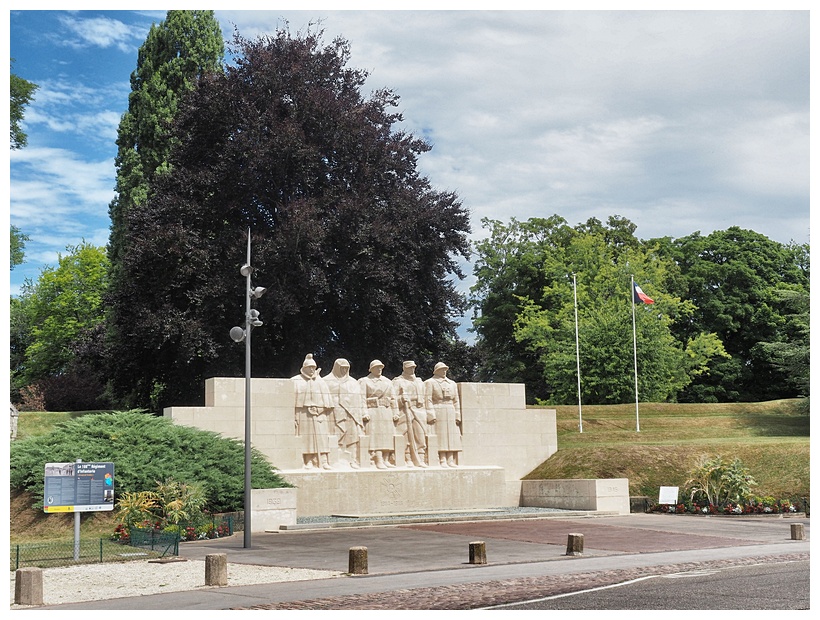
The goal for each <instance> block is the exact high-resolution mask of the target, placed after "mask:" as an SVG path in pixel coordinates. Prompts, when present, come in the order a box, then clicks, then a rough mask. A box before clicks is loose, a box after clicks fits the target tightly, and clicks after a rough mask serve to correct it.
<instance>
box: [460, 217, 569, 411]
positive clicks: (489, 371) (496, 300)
mask: <svg viewBox="0 0 820 620" xmlns="http://www.w3.org/2000/svg"><path fill="white" fill-rule="evenodd" d="M482 225H483V227H484V228H486V229H488V230H489V236H488V237H487V238H486V239H484V240H482V241H479V242H477V243H476V246H475V250H476V252H475V260H474V267H473V270H474V275H475V277H476V282H475V284H474V285H473V286H472V288H471V289H470V303H471V305H472V306H473V308H474V314H473V330H474V331H475V333H476V348H477V349H478V350H479V351H480V352H481V356H482V360H483V364H482V367H481V369H480V370H479V372H478V378H479V380H482V381H493V382H508V383H509V382H513V383H525V384H526V385H527V397H528V398H529V399H530V400H533V399H536V398H538V399H542V400H543V399H547V398H549V396H550V394H551V390H550V389H549V388H548V387H547V385H546V384H545V383H544V381H543V372H542V370H541V368H540V367H539V366H540V364H539V361H538V354H537V352H535V351H533V350H531V348H530V347H528V346H527V343H525V342H524V341H519V340H516V338H515V333H514V332H515V322H516V319H517V318H518V316H519V314H520V313H521V312H522V310H523V309H524V306H525V304H526V302H525V300H527V299H531V300H534V299H540V298H541V296H542V293H543V292H544V289H545V286H546V285H547V283H548V281H549V279H550V278H551V279H560V278H564V279H566V277H567V275H568V274H569V273H570V272H571V270H567V269H566V267H564V266H561V265H560V264H558V265H553V264H551V260H552V257H553V256H554V255H556V254H557V253H559V252H562V251H563V250H562V249H563V248H564V247H566V246H567V245H568V244H569V242H570V240H571V239H572V238H573V237H574V236H575V235H577V234H579V233H578V232H577V231H575V230H573V229H572V228H571V227H570V226H569V225H568V224H567V222H566V220H565V219H564V218H562V217H560V216H558V215H553V216H552V217H550V218H546V219H545V218H532V219H529V220H527V221H525V222H521V221H518V220H517V219H515V218H512V219H511V220H510V222H509V223H508V224H504V223H502V222H501V221H499V220H490V219H487V218H485V219H483V220H482Z"/></svg>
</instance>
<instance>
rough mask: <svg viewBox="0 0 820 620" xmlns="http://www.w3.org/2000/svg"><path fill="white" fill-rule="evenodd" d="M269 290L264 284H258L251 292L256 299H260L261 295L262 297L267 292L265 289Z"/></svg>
mask: <svg viewBox="0 0 820 620" xmlns="http://www.w3.org/2000/svg"><path fill="white" fill-rule="evenodd" d="M267 290H268V289H266V288H265V287H264V286H257V287H256V288H254V289H253V290H252V291H251V292H250V294H251V297H253V298H254V299H259V298H260V297H262V295H264V294H265V291H267Z"/></svg>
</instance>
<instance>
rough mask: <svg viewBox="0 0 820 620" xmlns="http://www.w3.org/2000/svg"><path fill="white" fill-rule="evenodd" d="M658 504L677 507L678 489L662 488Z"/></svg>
mask: <svg viewBox="0 0 820 620" xmlns="http://www.w3.org/2000/svg"><path fill="white" fill-rule="evenodd" d="M658 503H659V504H674V505H677V503H678V487H661V492H660V495H658Z"/></svg>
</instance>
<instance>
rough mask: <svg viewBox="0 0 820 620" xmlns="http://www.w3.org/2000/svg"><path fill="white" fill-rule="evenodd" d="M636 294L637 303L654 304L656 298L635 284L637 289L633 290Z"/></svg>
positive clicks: (634, 296)
mask: <svg viewBox="0 0 820 620" xmlns="http://www.w3.org/2000/svg"><path fill="white" fill-rule="evenodd" d="M633 293H634V295H633V298H634V299H635V303H636V304H640V303H644V304H654V303H655V300H654V299H652V298H651V297H650V296H649V295H647V294H646V293H644V292H643V289H641V287H640V286H638V285H637V284H635V290H634V291H633Z"/></svg>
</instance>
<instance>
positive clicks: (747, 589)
mask: <svg viewBox="0 0 820 620" xmlns="http://www.w3.org/2000/svg"><path fill="white" fill-rule="evenodd" d="M485 609H504V610H625V609H632V610H634V609H653V610H656V611H662V610H664V609H667V610H672V609H674V610H680V609H686V610H691V611H695V610H721V609H732V610H743V609H759V610H764V609H779V610H806V609H809V561H808V560H801V561H794V562H785V563H764V564H754V565H751V566H731V567H726V568H708V569H700V570H693V571H685V572H680V573H672V574H669V575H652V576H645V577H639V578H637V579H634V580H630V581H627V582H623V583H619V584H613V585H608V586H603V587H598V588H591V589H588V590H582V591H579V592H573V593H569V594H559V595H555V596H549V597H545V598H541V599H538V600H531V601H526V602H521V603H514V604H507V605H499V606H496V607H488V608H485Z"/></svg>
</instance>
